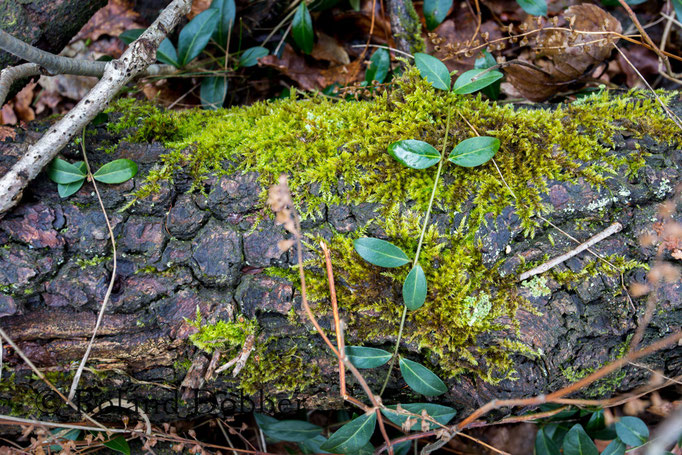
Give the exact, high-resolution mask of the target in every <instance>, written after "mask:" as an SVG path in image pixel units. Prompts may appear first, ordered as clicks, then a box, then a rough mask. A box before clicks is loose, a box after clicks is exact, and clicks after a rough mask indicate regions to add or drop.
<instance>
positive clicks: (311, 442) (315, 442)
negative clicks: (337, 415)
mask: <svg viewBox="0 0 682 455" xmlns="http://www.w3.org/2000/svg"><path fill="white" fill-rule="evenodd" d="M325 442H327V438H325V437H324V436H322V435H321V434H318V435H317V436H315V437H314V438H311V439H306V440H305V441H301V442H299V443H298V446H299V447H300V448H301V451H302V452H303V453H306V454H307V453H310V454H313V453H329V452H327V451H326V450H322V444H324V443H325Z"/></svg>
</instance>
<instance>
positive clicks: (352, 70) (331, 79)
mask: <svg viewBox="0 0 682 455" xmlns="http://www.w3.org/2000/svg"><path fill="white" fill-rule="evenodd" d="M361 69H362V61H361V60H359V59H358V60H354V61H352V62H350V63H349V64H348V65H341V66H335V67H332V68H329V69H326V70H322V71H320V72H321V73H322V75H323V76H324V78H325V84H326V85H325V87H328V86H330V85H331V84H334V83H338V84H340V85H349V84H353V83H355V82H359V77H358V76H362V75H363V73H362V72H361V71H360V70H361Z"/></svg>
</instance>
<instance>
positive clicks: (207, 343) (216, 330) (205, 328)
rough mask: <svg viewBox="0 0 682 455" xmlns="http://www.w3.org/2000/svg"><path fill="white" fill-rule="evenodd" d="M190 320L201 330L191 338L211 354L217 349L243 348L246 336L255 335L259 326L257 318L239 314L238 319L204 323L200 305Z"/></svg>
mask: <svg viewBox="0 0 682 455" xmlns="http://www.w3.org/2000/svg"><path fill="white" fill-rule="evenodd" d="M188 322H189V323H190V324H191V325H192V326H194V327H196V328H197V329H198V330H199V331H198V332H196V333H194V334H192V335H190V336H189V340H190V341H191V342H192V343H193V344H194V345H195V346H196V347H198V348H199V349H201V350H202V351H206V352H208V353H209V354H211V353H213V351H215V350H220V351H222V352H226V353H231V352H233V351H235V348H241V346H242V345H243V344H244V342H245V341H246V338H247V337H248V336H249V335H253V334H254V333H255V332H256V330H257V328H258V323H257V322H256V321H255V320H252V319H246V318H244V317H243V316H239V317H238V318H237V320H236V321H223V320H218V321H216V322H215V323H214V324H204V323H203V322H202V317H201V312H200V311H199V307H197V314H196V317H195V319H194V320H193V321H188ZM237 352H238V349H237ZM234 353H235V354H236V352H234Z"/></svg>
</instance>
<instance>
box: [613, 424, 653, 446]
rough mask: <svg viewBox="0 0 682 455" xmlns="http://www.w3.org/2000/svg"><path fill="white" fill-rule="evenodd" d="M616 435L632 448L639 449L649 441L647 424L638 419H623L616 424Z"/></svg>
mask: <svg viewBox="0 0 682 455" xmlns="http://www.w3.org/2000/svg"><path fill="white" fill-rule="evenodd" d="M616 433H617V434H618V437H619V438H620V440H621V441H623V442H624V443H625V444H627V445H629V446H632V447H639V446H641V445H642V444H644V443H645V442H647V441H648V440H649V429H648V428H647V426H646V423H644V422H643V421H642V419H639V418H637V417H622V418H621V419H620V420H619V421H618V422H616Z"/></svg>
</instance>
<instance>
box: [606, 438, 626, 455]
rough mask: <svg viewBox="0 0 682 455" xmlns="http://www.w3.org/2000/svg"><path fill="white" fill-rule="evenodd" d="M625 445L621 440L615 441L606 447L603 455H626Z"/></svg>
mask: <svg viewBox="0 0 682 455" xmlns="http://www.w3.org/2000/svg"><path fill="white" fill-rule="evenodd" d="M625 448H626V446H625V443H624V442H623V441H621V440H620V439H614V440H613V441H611V442H610V443H609V445H607V446H606V448H605V449H604V451H603V452H602V453H601V455H625Z"/></svg>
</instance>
